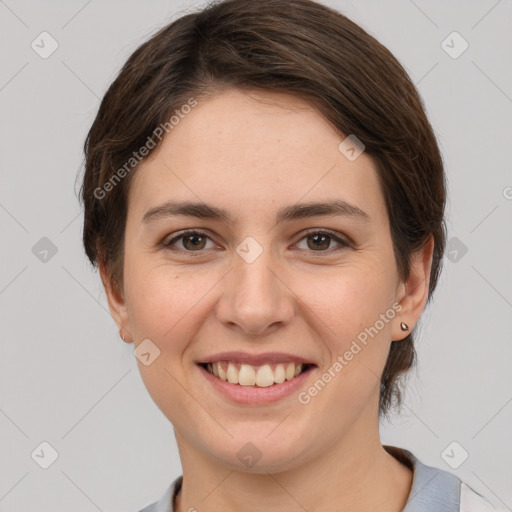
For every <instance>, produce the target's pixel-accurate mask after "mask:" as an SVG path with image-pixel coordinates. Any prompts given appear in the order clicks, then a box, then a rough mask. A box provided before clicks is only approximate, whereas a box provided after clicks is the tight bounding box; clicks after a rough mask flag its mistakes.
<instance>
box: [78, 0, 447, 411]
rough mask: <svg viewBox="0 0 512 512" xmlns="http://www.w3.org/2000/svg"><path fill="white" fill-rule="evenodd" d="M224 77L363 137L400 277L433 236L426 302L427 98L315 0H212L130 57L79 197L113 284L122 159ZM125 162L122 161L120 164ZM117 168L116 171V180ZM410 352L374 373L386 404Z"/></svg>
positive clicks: (431, 157)
mask: <svg viewBox="0 0 512 512" xmlns="http://www.w3.org/2000/svg"><path fill="white" fill-rule="evenodd" d="M226 87H236V88H240V89H243V90H258V89H259V90H267V91H279V92H286V93H289V94H292V95H296V96H298V97H300V98H302V99H304V100H306V101H308V102H309V103H310V104H311V105H312V106H313V107H314V108H316V109H317V110H318V111H319V112H320V113H321V114H322V115H323V116H324V117H325V118H326V119H327V120H328V121H330V122H331V123H332V124H333V125H334V126H335V127H336V128H337V129H339V131H340V134H345V135H347V134H354V135H356V136H357V137H358V138H359V139H360V140H361V141H362V142H363V143H364V145H365V152H366V154H368V155H369V156H370V157H372V159H373V161H374V162H375V164H376V167H377V170H378V175H379V180H380V184H381V187H382V191H383V195H384V198H385V202H386V207H387V212H388V215H389V221H390V228H391V237H392V241H393V247H394V254H395V259H396V264H397V268H398V271H399V275H400V277H401V278H402V279H403V280H405V279H407V277H408V275H409V266H410V258H411V255H412V254H413V253H414V252H415V251H417V250H419V249H421V248H422V247H423V245H424V244H425V242H426V241H427V239H428V238H429V237H430V235H432V237H433V239H434V254H433V261H432V269H431V275H430V283H429V285H430V286H429V295H428V300H429V301H430V299H431V296H432V293H433V291H434V289H435V287H436V284H437V280H438V276H439V273H440V270H441V262H442V255H443V253H444V247H445V239H446V233H445V224H444V208H445V201H446V184H445V176H444V170H443V163H442V158H441V155H440V152H439V148H438V145H437V142H436V139H435V136H434V133H433V130H432V127H431V125H430V123H429V121H428V119H427V116H426V113H425V111H424V108H423V103H422V100H421V98H420V97H419V94H418V92H417V90H416V88H415V87H414V84H413V83H412V82H411V80H410V78H409V76H408V75H407V73H406V72H405V70H404V69H403V67H402V66H401V65H400V63H399V62H398V61H397V60H396V59H395V57H393V55H392V54H391V53H390V52H389V51H388V50H387V49H386V48H385V47H384V46H382V45H381V44H380V43H379V42H378V41H377V40H375V39H374V38H373V37H372V36H371V35H369V34H368V33H367V32H365V31H364V30H363V29H362V28H361V27H359V26H358V25H356V24H355V23H353V22H352V21H350V20H349V19H348V18H346V17H345V16H343V15H342V14H340V13H339V12H337V11H335V10H333V9H331V8H328V7H326V6H324V5H322V4H320V3H317V2H314V1H312V0H252V1H250V2H248V1H246V0H224V1H218V2H213V3H211V4H209V5H207V6H206V7H205V8H204V9H203V10H200V11H198V12H193V13H188V14H186V15H184V16H182V17H180V18H179V19H177V20H175V21H173V22H172V23H170V24H169V25H168V26H166V27H164V28H163V29H161V30H159V31H158V32H157V33H156V34H155V35H153V36H152V37H151V38H150V39H149V40H148V41H146V42H145V43H144V44H142V45H141V46H140V47H139V48H137V50H136V51H135V52H134V53H133V54H132V55H131V56H130V58H129V59H128V61H127V62H126V63H125V64H124V66H123V68H122V70H121V71H120V73H119V75H118V76H117V78H116V79H115V81H114V82H113V83H112V84H111V86H110V88H109V89H108V91H107V92H106V94H105V96H104V98H103V100H102V102H101V105H100V108H99V111H98V114H97V116H96V119H95V120H94V123H93V124H92V126H91V129H90V131H89V133H88V135H87V139H86V141H85V145H84V152H85V159H86V164H85V173H84V177H83V183H82V187H81V190H80V199H81V201H82V202H83V205H84V210H85V214H84V229H83V243H84V247H85V252H86V254H87V257H88V258H89V260H90V261H91V263H92V265H93V266H94V265H95V264H96V263H98V262H99V263H101V264H102V265H103V266H104V267H105V268H106V269H107V272H108V276H109V279H110V282H111V284H112V285H113V286H114V287H118V289H119V290H122V289H123V259H124V230H125V224H126V214H127V197H128V190H129V187H130V183H131V178H132V177H133V175H134V172H135V171H132V172H128V171H126V162H127V161H129V160H130V158H132V157H133V154H134V151H136V150H138V149H139V148H141V147H143V146H144V145H145V144H147V141H148V140H149V139H152V137H153V136H154V133H155V129H157V127H159V126H162V125H164V124H165V123H168V121H169V118H170V116H171V115H172V114H173V112H174V111H175V110H176V109H178V108H180V107H181V106H182V105H184V104H186V103H187V101H189V100H190V98H191V97H192V96H193V97H195V98H199V99H202V98H206V97H208V96H209V95H213V94H215V93H218V92H220V91H222V90H223V89H224V88H226ZM158 142H159V141H158ZM158 142H156V144H154V147H156V146H158ZM154 147H153V149H154ZM153 149H152V150H153ZM152 150H151V151H152ZM123 166H125V167H124V168H125V171H126V172H124V173H119V172H118V170H120V169H121V168H122V167H123ZM133 169H134V170H135V169H136V165H135V166H134V167H133ZM116 172H118V178H119V177H120V174H122V175H123V179H118V180H116V181H115V182H114V181H113V179H114V178H115V174H116ZM109 182H110V184H111V185H110V186H107V184H108V183H109ZM107 189H108V193H107ZM98 191H101V193H99V192H98ZM415 359H416V354H415V350H414V344H413V333H410V334H409V335H408V336H407V337H406V338H405V339H403V340H401V341H393V342H392V343H391V348H390V352H389V356H388V359H387V362H386V366H385V368H384V371H383V375H382V378H381V388H380V404H379V412H380V414H381V415H383V414H386V413H387V412H388V410H389V409H390V406H391V405H393V404H395V405H400V403H401V400H402V394H401V391H400V388H399V382H400V379H399V378H400V377H401V375H402V374H404V373H405V372H406V371H407V370H408V369H409V368H411V367H412V365H413V364H414V362H415Z"/></svg>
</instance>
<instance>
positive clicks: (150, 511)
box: [139, 475, 183, 512]
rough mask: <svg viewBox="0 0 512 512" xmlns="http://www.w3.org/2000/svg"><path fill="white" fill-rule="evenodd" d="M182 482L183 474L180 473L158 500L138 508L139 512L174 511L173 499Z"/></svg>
mask: <svg viewBox="0 0 512 512" xmlns="http://www.w3.org/2000/svg"><path fill="white" fill-rule="evenodd" d="M182 483H183V475H180V476H179V477H178V478H176V479H175V480H174V481H173V482H172V483H171V485H169V487H167V489H166V490H165V492H164V493H163V495H162V496H161V497H160V499H159V500H158V501H155V502H154V503H151V504H150V505H148V506H147V507H144V508H143V509H142V510H139V512H174V506H173V504H174V499H175V497H176V494H177V493H178V492H179V490H180V489H181V485H182Z"/></svg>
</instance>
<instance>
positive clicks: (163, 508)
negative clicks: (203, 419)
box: [139, 446, 495, 512]
mask: <svg viewBox="0 0 512 512" xmlns="http://www.w3.org/2000/svg"><path fill="white" fill-rule="evenodd" d="M384 448H385V449H386V451H388V452H389V453H391V455H393V456H394V457H395V458H396V459H398V460H399V461H400V462H402V463H404V464H405V465H407V466H408V467H409V468H410V469H411V470H412V471H413V481H412V487H411V491H410V493H409V498H408V500H407V503H406V505H405V508H404V509H403V510H402V512H465V511H466V510H467V511H468V512H487V511H493V510H495V509H494V508H493V507H492V506H491V505H490V504H489V503H487V502H486V501H484V500H483V499H482V498H481V497H480V495H479V494H477V493H476V492H475V491H474V490H472V489H471V488H470V487H469V486H467V485H466V484H464V483H463V482H462V481H461V480H460V479H459V478H458V477H457V476H455V475H453V474H452V473H449V472H448V471H444V470H442V469H437V468H434V467H431V466H427V465H425V464H422V463H421V462H420V461H419V460H418V459H417V458H416V457H415V456H414V455H413V454H412V453H411V452H410V451H408V450H404V449H403V448H397V447H394V446H384ZM182 483H183V476H179V477H178V478H176V480H174V482H172V484H171V485H170V486H169V487H168V488H167V489H166V491H165V493H164V494H163V496H162V497H161V498H160V499H159V500H158V501H157V502H155V503H152V504H151V505H148V506H147V507H145V508H144V509H142V510H140V511H139V512H175V511H174V506H173V504H174V500H175V497H176V495H177V494H178V492H179V491H180V489H181V485H182Z"/></svg>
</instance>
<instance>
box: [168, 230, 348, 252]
mask: <svg viewBox="0 0 512 512" xmlns="http://www.w3.org/2000/svg"><path fill="white" fill-rule="evenodd" d="M191 235H199V236H202V237H205V238H207V239H209V240H211V241H213V240H212V238H211V237H210V236H208V235H207V234H206V233H205V232H203V231H198V230H188V231H183V232H182V233H180V234H179V235H177V236H175V237H173V238H171V239H170V240H169V241H168V242H164V244H163V245H164V248H166V249H168V250H170V251H173V252H179V253H182V254H183V253H186V254H189V255H192V256H200V255H201V254H202V253H203V252H204V249H201V250H197V251H189V250H187V249H177V248H175V247H172V245H173V244H174V243H176V242H177V241H178V240H180V239H182V238H186V237H187V236H191ZM312 235H326V236H328V237H329V238H331V239H332V240H334V241H336V242H338V243H339V244H340V245H341V246H342V248H348V247H350V244H349V243H348V242H347V241H346V240H344V239H343V238H340V237H339V236H338V235H337V234H336V233H335V232H333V231H329V230H325V229H324V230H313V231H308V232H306V233H305V234H304V236H303V237H302V238H301V239H300V240H298V241H297V243H299V242H301V241H302V240H304V239H305V238H307V237H309V236H312ZM339 249H340V248H338V249H335V251H336V250H339ZM307 252H312V253H315V252H318V253H328V254H330V253H331V252H333V251H331V249H327V250H319V251H313V250H310V251H307Z"/></svg>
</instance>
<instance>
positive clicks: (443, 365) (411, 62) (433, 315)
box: [0, 0, 512, 512]
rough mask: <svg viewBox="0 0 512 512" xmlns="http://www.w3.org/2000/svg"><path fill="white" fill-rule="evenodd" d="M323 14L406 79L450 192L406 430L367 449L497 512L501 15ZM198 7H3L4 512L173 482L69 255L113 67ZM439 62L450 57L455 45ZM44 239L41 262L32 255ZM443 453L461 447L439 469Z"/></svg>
mask: <svg viewBox="0 0 512 512" xmlns="http://www.w3.org/2000/svg"><path fill="white" fill-rule="evenodd" d="M324 3H327V4H328V5H331V6H333V7H336V8H338V9H339V10H340V11H342V12H343V13H344V14H346V15H348V16H349V17H350V18H352V19H353V20H354V21H356V22H358V23H359V24H361V25H362V26H363V27H364V28H365V29H366V30H368V31H369V32H370V33H371V34H372V35H374V36H375V37H377V39H379V40H380V41H381V42H382V43H383V44H385V45H386V46H387V47H388V48H389V49H390V50H391V51H392V52H393V53H394V54H395V55H396V56H397V58H398V59H399V60H400V61H401V62H402V64H403V65H404V66H405V67H406V69H407V70H408V72H409V73H410V75H411V77H412V78H413V80H414V82H415V83H416V84H417V85H418V87H419V90H420V93H421V95H422V97H423V98H424V101H425V104H426V106H427V109H428V113H429V116H430V119H431V121H432V123H433V126H434V128H435V131H436V133H437V136H438V139H439V143H440V146H441V149H442V152H443V155H444V159H445V162H446V171H447V175H448V181H449V204H448V211H447V214H448V229H449V239H450V246H449V251H448V252H447V254H446V258H445V269H444V271H443V274H442V278H441V280H440V283H439V288H438V290H437V292H436V296H435V301H434V303H433V304H432V305H431V306H429V307H428V308H427V310H426V311H425V313H424V315H423V317H422V321H421V323H420V329H419V330H420V336H419V339H418V351H419V360H420V364H419V367H418V370H415V371H413V372H412V373H411V376H410V379H409V392H408V394H407V398H406V403H405V405H404V408H403V413H402V414H401V416H400V417H397V418H394V419H393V421H392V422H391V423H386V424H384V425H383V426H382V439H383V442H384V443H386V444H395V445H397V446H403V447H405V448H408V449H410V450H411V451H412V452H413V453H415V455H416V456H418V457H419V458H420V460H422V461H423V462H425V463H427V464H430V465H433V466H437V467H440V468H442V469H446V470H448V471H452V472H453V473H455V474H457V475H458V476H459V477H461V478H462V479H463V480H465V481H466V482H468V483H469V484H470V485H472V486H473V487H474V488H475V489H477V490H478V491H480V492H481V493H483V494H485V495H486V496H488V497H489V498H491V499H492V500H494V501H495V502H497V503H498V504H500V505H501V506H502V507H503V506H505V507H506V508H507V509H508V510H512V486H511V485H510V484H511V482H512V468H511V460H512V441H511V434H510V433H511V430H512V429H511V425H512V403H511V402H512V377H511V373H512V372H511V371H510V366H511V361H512V336H511V332H512V329H511V327H512V258H511V254H512V229H510V228H511V220H512V172H511V171H512V169H511V161H510V148H511V141H512V128H511V124H512V123H511V118H512V83H511V78H512V70H511V62H512V58H511V57H512V30H511V21H512V2H511V1H510V0H501V1H496V0H489V1H487V0H485V1H484V0H482V1H462V0H459V1H452V2H444V1H440V0H438V1H430V2H427V1H425V0H415V1H414V2H413V1H410V0H393V1H387V2H378V1H368V0H366V1H358V2H348V1H342V0H339V1H335V0H330V1H328V2H327V1H326V2H324ZM200 5H204V4H203V3H201V2H196V3H192V2H184V1H182V2H173V1H163V0H162V1H156V0H153V1H146V2H136V1H124V2H120V1H102V2H100V1H99V0H92V1H89V2H86V1H84V0H72V1H67V2H64V1H61V2H57V1H53V2H50V1H47V2H36V1H33V0H32V1H30V0H6V1H0V48H1V59H2V60H1V67H0V109H1V125H0V144H1V146H0V168H1V173H0V236H1V240H2V242H1V244H2V251H1V254H2V260H1V262H2V264H1V266H0V315H1V317H0V322H1V323H0V325H1V335H0V350H1V353H0V432H1V436H0V510H2V511H3V512H13V511H23V512H27V511H32V510H38V511H39V512H44V511H52V512H58V511H68V510H73V511H76V512H81V511H94V510H101V511H120V510H126V511H128V510H134V511H135V510H139V508H142V506H144V505H146V504H147V503H149V502H151V501H154V500H155V499H156V498H157V497H159V496H160V495H161V493H162V492H163V490H164V489H165V488H166V487H167V486H168V485H169V483H170V482H171V480H172V479H174V478H175V477H176V476H177V475H179V474H180V473H181V466H180V462H179V458H178V454H177V449H176V445H175V441H174V435H173V430H172V426H171V425H170V424H169V423H168V421H167V420H166V419H165V417H164V416H163V415H162V414H161V413H160V411H159V410H158V409H157V407H156V406H155V405H154V403H153V402H152V400H151V398H150V397H149V395H148V394H147V392H146V389H145V387H144V385H143V383H142V380H141V379H140V377H139V373H138V369H137V365H136V360H135V358H134V356H133V354H132V347H133V346H132V345H126V344H124V343H123V342H122V341H121V340H120V339H119V337H118V332H117V330H116V327H115V324H114V322H113V320H112V319H111V317H110V314H109V312H108V308H107V304H106V299H105V296H104V293H103V290H102V288H101V281H100V279H99V275H98V274H96V273H95V272H93V271H92V270H91V268H90V266H89V265H88V262H87V261H86V259H85V255H84V254H83V252H82V246H81V231H82V224H81V223H82V214H81V211H80V206H79V203H78V201H77V197H76V195H75V191H76V190H78V182H77V183H75V180H76V177H77V174H78V171H79V169H80V167H81V164H82V145H83V141H84V138H85V135H86V132H87V130H88V128H89V126H90V124H91V123H92V121H93V119H94V116H95V114H96V111H97V108H98V106H99V99H100V98H101V97H102V95H103V94H104V92H105V91H106V89H107V87H108V85H109V84H110V82H111V81H112V80H113V79H114V78H115V76H116V74H117V72H118V71H119V69H120V67H121V65H122V64H123V63H124V62H125V60H126V58H127V57H128V56H129V55H130V53H131V52H132V51H133V50H134V49H135V48H136V47H137V46H138V45H139V44H140V43H141V42H142V41H144V40H145V39H146V38H147V37H148V36H149V35H150V34H152V33H153V32H154V31H155V30H156V29H157V28H159V27H161V26H163V25H165V24H167V23H168V22H169V21H170V20H171V19H174V18H176V17H178V16H179V15H181V14H184V13H185V12H186V10H188V9H190V8H193V7H194V6H200ZM43 31H47V32H49V33H50V34H51V36H52V37H53V38H54V39H55V40H56V41H57V42H58V45H59V46H58V49H57V50H56V51H55V52H54V53H53V54H52V55H51V56H49V57H48V58H46V59H43V58H41V57H40V55H39V54H38V53H36V52H35V51H34V50H33V49H32V47H31V43H32V41H34V40H36V42H37V41H40V38H39V39H38V36H39V34H40V33H41V32H43ZM453 31H457V32H458V33H459V34H460V35H461V36H462V37H463V38H464V39H465V40H466V41H467V42H468V43H469V48H468V49H467V50H466V51H465V52H464V53H463V54H462V55H460V56H458V58H453V57H452V56H450V55H449V54H448V53H447V52H446V51H445V49H443V47H442V41H443V40H445V39H446V38H447V36H449V34H451V33H452V32H453ZM48 41H49V40H46V43H45V48H46V49H48V48H49V42H48ZM452 41H453V42H452ZM446 44H448V45H449V46H452V48H451V50H449V51H451V52H452V54H453V53H454V52H458V51H459V50H460V49H461V48H462V42H461V40H458V39H453V37H452V38H451V39H450V38H449V39H448V40H447V43H445V45H446ZM40 45H42V43H40ZM43 237H47V238H48V239H49V240H50V241H51V242H52V244H54V246H55V247H56V249H57V252H56V253H55V254H54V255H52V252H51V250H50V252H49V253H48V254H46V255H44V253H43V252H41V251H42V250H44V249H45V248H48V241H47V240H43V241H42V242H40V240H41V239H42V238H43ZM36 244H39V245H36ZM34 246H35V249H33V248H34ZM466 249H467V252H466V253H465V251H466ZM41 258H43V259H44V258H46V261H41ZM43 441H46V442H48V443H50V444H51V445H52V446H53V447H54V449H55V450H56V451H57V452H58V458H57V460H56V461H55V462H54V463H53V464H52V465H51V466H50V467H49V468H48V469H42V468H41V467H40V466H39V465H38V464H37V463H36V462H35V460H34V459H33V458H32V457H31V454H32V453H33V452H34V450H36V449H37V448H38V447H39V445H40V443H41V442H43ZM453 441H456V442H457V443H459V445H460V446H459V445H456V446H455V448H454V447H453V445H452V447H450V448H449V449H448V450H447V452H445V449H446V448H447V447H448V446H449V445H450V443H452V442H453ZM461 447H462V448H463V449H464V450H466V451H467V452H468V453H469V457H468V458H467V460H466V461H464V462H463V463H462V464H461V465H460V466H459V467H457V468H452V467H450V466H449V465H448V464H447V462H446V460H450V462H451V463H452V464H454V463H453V461H457V460H459V462H460V457H461V454H462V453H463V452H462V451H461V450H462V449H461ZM452 448H453V451H451V450H452ZM36 452H37V450H36ZM443 452H444V453H445V454H446V453H448V454H449V457H448V458H447V457H446V455H445V457H444V458H443V456H442V453H443ZM48 453H49V452H48V450H47V451H46V453H45V455H44V457H46V456H48ZM44 457H43V456H41V458H40V459H39V460H42V459H43V458H44ZM35 459H37V457H35Z"/></svg>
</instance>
